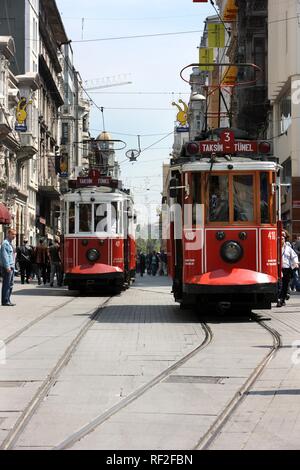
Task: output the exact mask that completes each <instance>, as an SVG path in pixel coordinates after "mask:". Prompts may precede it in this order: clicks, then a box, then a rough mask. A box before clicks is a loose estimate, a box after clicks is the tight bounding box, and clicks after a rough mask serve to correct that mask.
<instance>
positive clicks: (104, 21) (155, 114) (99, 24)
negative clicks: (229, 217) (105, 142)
mask: <svg viewBox="0 0 300 470" xmlns="http://www.w3.org/2000/svg"><path fill="white" fill-rule="evenodd" d="M57 5H58V8H59V11H60V13H61V15H62V19H63V22H64V25H65V29H66V32H67V35H68V36H69V38H70V39H71V40H72V47H73V51H74V65H75V67H76V68H77V70H78V71H79V72H80V74H81V76H82V78H83V80H93V79H98V78H99V79H100V78H103V77H104V78H105V77H116V76H118V75H122V76H124V75H126V77H120V79H121V80H123V79H124V81H131V82H132V84H130V85H124V86H118V87H113V88H106V89H100V90H96V91H97V92H89V93H90V94H91V97H92V98H93V100H94V101H95V102H96V104H97V105H98V106H100V107H101V106H103V107H104V120H105V130H106V131H108V132H110V133H111V135H112V138H114V139H122V140H124V141H125V142H126V144H127V147H126V149H125V150H122V151H120V152H117V160H118V161H119V162H120V163H121V171H122V174H121V179H122V180H123V182H124V185H125V187H130V188H131V189H132V191H133V194H134V197H135V201H136V202H138V203H149V204H150V203H151V204H159V203H160V202H161V195H160V192H161V190H162V164H163V162H168V160H169V154H170V153H171V151H172V144H173V136H172V135H170V136H169V137H167V138H165V139H164V140H162V141H161V142H158V143H157V144H155V145H154V146H153V147H151V148H150V149H149V150H146V151H145V152H143V153H142V154H141V155H140V156H139V158H138V161H137V163H135V164H131V163H129V161H128V159H127V158H126V156H125V152H126V151H127V150H129V149H136V148H137V146H138V139H137V135H140V136H141V147H142V149H145V148H146V147H148V146H151V145H152V144H154V143H155V142H156V141H158V140H160V139H163V138H164V137H165V136H167V134H170V133H172V131H173V130H174V122H175V120H176V108H175V107H172V101H174V100H175V101H178V99H180V98H182V99H183V100H185V99H186V100H188V97H189V92H190V88H189V85H188V84H187V83H185V82H183V81H182V80H181V78H180V76H179V74H180V71H181V69H182V68H183V67H184V66H186V65H188V64H190V63H195V62H198V49H197V47H198V46H199V43H200V38H201V35H202V34H201V32H200V31H202V30H203V26H204V20H205V18H206V17H207V16H209V15H212V14H214V10H213V8H212V7H211V5H210V4H205V3H193V1H192V0H151V2H150V1H148V2H147V1H145V0H110V1H104V0H85V1H84V2H79V1H76V2H74V0H57ZM82 18H84V27H83V29H82V25H83V22H82ZM184 31H199V32H196V33H191V34H181V35H170V36H158V37H148V38H136V39H122V40H105V41H97V42H96V41H95V42H93V41H91V42H76V41H81V40H82V38H83V39H84V40H85V41H86V40H89V39H103V38H112V37H119V36H134V35H143V34H156V33H170V32H184ZM127 74H128V75H127ZM141 93H145V94H141ZM154 93H157V94H154ZM109 108H122V109H109ZM130 108H131V109H130ZM132 108H145V109H132ZM149 108H151V109H149ZM90 128H91V134H92V136H94V137H97V135H98V134H99V133H100V132H101V131H102V130H103V123H102V116H101V112H100V111H99V110H97V108H96V107H95V106H94V107H93V109H92V112H91V125H90ZM147 189H148V191H147Z"/></svg>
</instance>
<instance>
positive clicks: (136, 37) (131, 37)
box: [72, 29, 204, 44]
mask: <svg viewBox="0 0 300 470" xmlns="http://www.w3.org/2000/svg"><path fill="white" fill-rule="evenodd" d="M203 32H204V31H203V30H199V29H198V30H194V31H176V32H173V33H172V32H171V33H154V34H139V35H135V36H116V37H109V38H97V39H79V40H75V41H72V42H73V43H76V44H77V43H84V42H101V41H118V40H120V39H140V38H152V37H159V36H179V35H182V34H193V33H203Z"/></svg>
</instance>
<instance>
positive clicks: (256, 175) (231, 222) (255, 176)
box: [202, 170, 261, 227]
mask: <svg viewBox="0 0 300 470" xmlns="http://www.w3.org/2000/svg"><path fill="white" fill-rule="evenodd" d="M259 174H260V171H255V170H253V171H235V172H232V173H228V172H227V171H216V172H212V173H208V172H205V173H204V176H203V181H204V182H205V184H204V185H203V186H204V187H203V189H202V195H203V196H204V197H205V199H203V200H205V221H206V225H207V226H211V227H217V226H220V225H221V226H236V227H239V226H250V227H252V226H257V225H261V223H260V218H259V217H260V211H258V195H260V193H259V191H258V188H259ZM222 175H223V176H227V177H228V205H229V218H228V220H227V221H210V220H209V208H210V200H209V197H210V191H209V177H211V176H222ZM239 175H249V176H250V175H251V176H253V203H254V217H253V220H252V221H235V220H234V205H233V177H234V176H239Z"/></svg>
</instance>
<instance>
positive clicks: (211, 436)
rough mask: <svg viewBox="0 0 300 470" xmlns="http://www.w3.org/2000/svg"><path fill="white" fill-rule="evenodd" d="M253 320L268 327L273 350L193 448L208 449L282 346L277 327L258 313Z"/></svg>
mask: <svg viewBox="0 0 300 470" xmlns="http://www.w3.org/2000/svg"><path fill="white" fill-rule="evenodd" d="M251 316H252V318H253V320H254V321H256V322H257V323H258V324H259V325H260V326H262V327H263V328H264V329H266V330H267V331H268V332H269V333H270V334H271V336H272V338H273V346H270V348H271V350H270V351H269V353H268V354H267V355H266V356H265V357H264V358H263V360H262V361H261V362H260V364H259V365H258V366H257V367H256V368H255V369H254V371H253V372H252V373H251V375H250V376H249V377H248V379H247V380H246V382H245V383H244V384H243V385H242V387H240V388H239V390H238V391H237V392H236V393H235V395H234V396H233V398H232V399H231V400H230V402H229V403H228V405H227V406H226V407H225V408H224V410H223V411H222V412H221V414H220V415H219V416H218V418H217V419H216V421H215V422H214V423H213V424H212V425H211V426H210V428H209V429H208V430H207V431H206V433H205V434H204V435H203V436H202V437H201V439H199V441H198V442H197V444H196V446H195V447H194V448H193V450H208V449H209V447H210V445H211V444H212V443H213V442H214V441H215V439H216V438H217V436H218V435H219V433H220V431H221V430H222V428H223V427H224V425H225V424H226V423H227V422H228V420H229V419H230V418H231V416H232V415H233V413H234V412H235V411H236V409H237V408H238V407H239V405H240V404H241V403H242V401H243V400H244V399H245V397H246V396H247V392H248V391H249V390H250V388H251V387H252V386H253V385H254V383H255V382H256V381H257V379H258V378H259V377H260V375H261V374H262V372H263V371H264V370H265V368H266V366H267V365H268V364H269V362H270V361H271V360H272V359H273V357H274V356H275V354H276V353H277V351H278V350H279V349H280V348H281V336H280V334H279V333H278V331H276V330H275V329H273V328H271V327H270V326H268V325H267V324H266V323H265V322H264V321H263V320H260V319H259V317H258V316H257V315H256V314H252V315H251Z"/></svg>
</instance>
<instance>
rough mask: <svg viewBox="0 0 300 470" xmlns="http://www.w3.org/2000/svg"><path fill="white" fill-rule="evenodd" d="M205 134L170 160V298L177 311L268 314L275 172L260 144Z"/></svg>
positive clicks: (274, 254) (275, 261)
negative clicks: (257, 311) (189, 308)
mask: <svg viewBox="0 0 300 470" xmlns="http://www.w3.org/2000/svg"><path fill="white" fill-rule="evenodd" d="M211 134H212V135H211V138H210V140H202V141H196V142H189V143H187V144H185V145H184V148H183V149H182V152H181V157H180V158H179V159H177V160H173V161H172V162H171V178H172V179H171V181H170V204H171V206H173V207H174V205H175V206H176V207H177V209H176V210H172V211H171V218H170V221H171V223H170V239H169V247H168V255H169V266H170V269H171V273H170V274H171V276H172V278H173V293H174V297H175V300H176V301H178V302H180V304H181V306H182V307H184V306H186V305H188V304H195V303H196V304H198V305H200V306H201V305H203V306H207V305H209V304H213V305H214V306H218V307H219V309H221V310H222V311H224V310H225V311H226V310H227V309H229V308H231V307H234V306H243V307H244V309H245V310H249V309H255V308H256V309H269V308H271V303H272V302H275V301H277V284H278V277H279V272H280V258H281V256H280V252H281V250H280V239H279V238H280V232H279V229H280V224H279V222H278V220H279V218H280V209H279V190H280V184H279V179H278V178H279V176H278V175H279V170H280V167H279V165H278V163H277V162H276V159H274V158H272V157H271V156H270V145H269V144H268V143H267V142H257V141H253V140H249V139H244V140H236V136H237V135H238V134H239V133H238V132H232V130H230V129H219V130H215V131H214V132H212V133H211ZM197 205H198V207H199V208H200V211H199V210H198V213H199V214H200V216H199V215H198V217H197ZM188 207H189V208H190V207H191V208H192V209H191V210H186V209H187V208H188ZM186 214H188V215H186ZM278 234H279V236H278Z"/></svg>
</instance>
